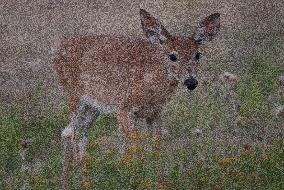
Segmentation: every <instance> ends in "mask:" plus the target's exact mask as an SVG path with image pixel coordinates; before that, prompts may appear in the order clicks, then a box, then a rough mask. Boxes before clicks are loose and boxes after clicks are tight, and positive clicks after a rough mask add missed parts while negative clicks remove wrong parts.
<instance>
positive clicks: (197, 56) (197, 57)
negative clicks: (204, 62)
mask: <svg viewBox="0 0 284 190" xmlns="http://www.w3.org/2000/svg"><path fill="white" fill-rule="evenodd" d="M200 58H201V53H200V52H198V53H197V54H196V55H195V59H196V60H199V59H200Z"/></svg>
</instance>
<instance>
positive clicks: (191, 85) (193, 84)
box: [184, 76, 198, 90]
mask: <svg viewBox="0 0 284 190" xmlns="http://www.w3.org/2000/svg"><path fill="white" fill-rule="evenodd" d="M184 85H185V86H186V87H187V89H188V90H194V89H195V88H196V87H197V85H198V81H197V80H196V79H195V78H193V77H192V76H191V77H190V78H188V79H186V80H185V81H184Z"/></svg>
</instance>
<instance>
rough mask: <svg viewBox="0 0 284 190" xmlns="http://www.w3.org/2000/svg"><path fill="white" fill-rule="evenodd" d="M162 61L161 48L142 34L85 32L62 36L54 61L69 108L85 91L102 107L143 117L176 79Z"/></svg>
mask: <svg viewBox="0 0 284 190" xmlns="http://www.w3.org/2000/svg"><path fill="white" fill-rule="evenodd" d="M166 61H168V57H166V56H164V51H163V49H162V48H161V47H160V46H159V45H157V44H154V45H153V44H150V43H149V42H148V41H147V40H146V39H143V38H139V37H124V36H110V35H89V36H82V37H77V38H72V39H66V40H65V41H63V43H62V46H61V48H60V52H59V55H58V56H57V58H56V60H55V62H54V63H55V68H56V71H57V73H58V76H59V81H60V83H61V85H62V86H63V87H64V90H65V93H66V95H67V98H68V103H69V107H70V109H71V111H72V112H76V110H77V109H78V103H79V98H80V97H82V96H85V97H88V98H89V99H92V101H93V102H94V104H96V105H97V106H98V107H99V108H100V109H101V110H102V111H106V112H117V110H118V109H120V108H122V107H124V108H126V107H127V108H129V109H133V111H135V112H136V113H137V114H138V115H141V117H143V116H146V115H145V114H146V112H149V111H150V110H155V108H156V109H160V108H161V106H163V105H164V104H165V103H166V102H167V100H168V99H169V98H170V97H171V96H172V94H173V93H174V91H175V89H176V87H177V85H178V83H177V81H174V80H171V79H169V77H168V76H167V68H166V66H167V65H164V64H162V63H164V62H166ZM139 111H140V112H139ZM139 113H140V114H139ZM142 113H143V114H142ZM149 114H150V113H149Z"/></svg>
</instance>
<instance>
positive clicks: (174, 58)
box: [169, 53, 178, 62]
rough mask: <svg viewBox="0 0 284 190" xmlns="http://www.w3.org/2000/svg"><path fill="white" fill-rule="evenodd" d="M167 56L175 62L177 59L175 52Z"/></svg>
mask: <svg viewBox="0 0 284 190" xmlns="http://www.w3.org/2000/svg"><path fill="white" fill-rule="evenodd" d="M169 58H170V60H171V61H173V62H176V61H177V60H178V56H177V54H175V53H171V54H170V55H169Z"/></svg>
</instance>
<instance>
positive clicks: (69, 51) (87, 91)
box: [54, 9, 220, 181]
mask: <svg viewBox="0 0 284 190" xmlns="http://www.w3.org/2000/svg"><path fill="white" fill-rule="evenodd" d="M140 16H141V23H142V29H143V31H144V34H145V35H146V38H139V37H131V36H114V35H104V34H91V35H86V36H78V37H73V38H71V39H64V40H63V41H62V43H61V46H60V48H59V53H58V54H57V56H56V58H55V60H54V67H55V71H56V72H57V75H58V79H59V83H60V84H61V85H62V86H63V89H64V92H65V94H66V97H67V102H68V105H69V108H70V111H71V116H72V120H71V123H70V125H69V126H68V127H67V128H66V129H65V130H64V131H63V133H62V136H63V137H64V138H66V137H68V138H69V137H70V138H69V139H71V141H70V143H69V144H68V143H67V144H65V150H66V151H67V150H71V149H72V150H73V151H71V152H72V153H68V154H67V153H66V154H65V158H64V159H65V160H64V168H63V174H64V176H63V177H64V178H65V179H64V180H63V181H66V175H67V173H66V172H67V165H68V162H69V161H70V160H72V159H75V160H77V159H82V157H83V156H84V154H85V145H86V140H87V129H88V128H90V127H91V126H92V124H93V123H94V121H95V120H96V118H97V117H98V116H99V114H100V113H102V112H115V113H116V117H117V120H118V125H119V129H120V130H121V131H122V132H123V133H124V137H125V141H124V142H125V144H131V143H133V142H136V141H137V136H138V135H137V131H136V128H135V122H134V120H135V118H137V117H141V118H145V119H146V124H147V126H148V127H149V128H152V129H153V128H154V129H153V131H156V135H157V136H159V134H160V130H159V126H160V124H159V123H160V116H161V114H160V113H161V110H162V108H163V106H164V105H165V103H166V102H168V101H169V99H170V98H171V97H172V95H173V93H174V92H175V90H176V88H177V86H178V84H182V85H184V86H185V87H187V88H188V89H189V90H193V89H195V88H196V87H197V84H198V82H197V80H196V79H195V71H194V70H195V68H196V67H197V65H198V64H197V62H198V59H199V57H200V53H199V52H198V47H199V46H200V45H201V44H205V43H206V42H207V41H211V40H212V39H213V37H214V36H215V35H216V34H217V32H218V31H219V27H220V19H219V17H220V15H219V14H218V13H215V14H212V15H210V16H208V17H206V18H205V19H204V20H203V21H202V22H200V23H199V25H198V27H197V29H196V32H195V34H194V36H193V37H181V36H172V35H170V33H169V32H168V31H167V30H166V29H165V27H164V26H163V25H162V23H161V22H160V21H159V20H158V19H156V18H154V17H153V16H151V15H150V14H149V13H148V12H146V11H145V10H142V9H141V10H140ZM70 156H71V157H72V158H69V157H70Z"/></svg>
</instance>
